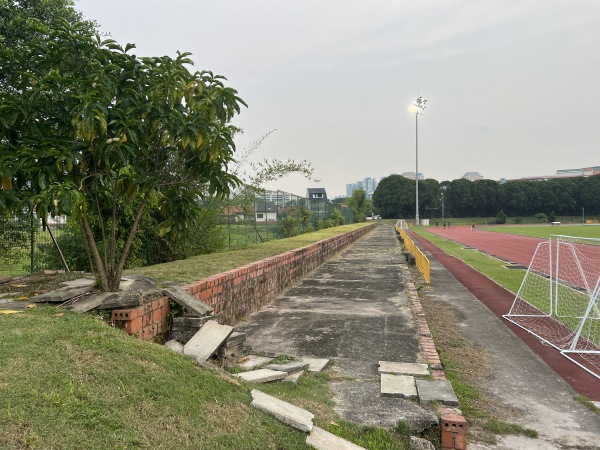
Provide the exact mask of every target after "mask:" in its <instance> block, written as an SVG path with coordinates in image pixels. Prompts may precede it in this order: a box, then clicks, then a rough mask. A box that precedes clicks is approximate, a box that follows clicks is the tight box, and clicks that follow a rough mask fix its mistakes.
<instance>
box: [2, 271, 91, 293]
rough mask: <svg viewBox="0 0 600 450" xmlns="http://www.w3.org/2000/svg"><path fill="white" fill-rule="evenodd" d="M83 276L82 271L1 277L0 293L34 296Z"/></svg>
mask: <svg viewBox="0 0 600 450" xmlns="http://www.w3.org/2000/svg"><path fill="white" fill-rule="evenodd" d="M80 277H81V272H77V273H75V272H70V273H60V272H55V273H44V272H37V273H34V274H31V275H25V276H21V277H8V278H6V279H5V278H3V277H2V278H0V295H1V294H8V295H5V296H4V297H8V298H10V297H17V296H18V297H27V298H30V297H33V296H34V295H38V294H44V293H46V292H50V291H52V290H54V289H58V288H59V287H62V285H61V284H60V283H62V282H64V281H69V280H74V279H76V278H80Z"/></svg>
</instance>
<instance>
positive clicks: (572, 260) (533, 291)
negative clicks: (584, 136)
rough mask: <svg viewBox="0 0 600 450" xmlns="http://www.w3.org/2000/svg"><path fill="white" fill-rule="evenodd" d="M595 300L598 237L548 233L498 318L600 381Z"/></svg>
mask: <svg viewBox="0 0 600 450" xmlns="http://www.w3.org/2000/svg"><path fill="white" fill-rule="evenodd" d="M599 298H600V239H592V238H583V237H575V236H562V235H552V236H550V238H549V239H548V240H547V241H544V242H541V243H540V244H538V246H537V248H536V250H535V253H534V255H533V258H532V259H531V263H530V264H529V267H528V269H527V272H526V274H525V277H524V279H523V282H522V283H521V287H520V288H519V292H518V293H517V295H516V297H515V299H514V301H513V304H512V306H511V308H510V311H509V312H508V314H505V315H504V316H503V317H504V318H505V319H507V320H509V321H511V322H513V323H514V324H516V325H518V326H519V327H521V328H523V329H524V330H526V331H528V332H529V333H531V334H533V335H535V336H536V337H538V338H539V339H541V340H543V341H544V342H546V343H548V344H550V345H552V346H553V347H555V348H556V349H558V350H559V351H560V352H561V354H562V355H563V356H565V357H566V358H568V359H570V360H571V361H573V362H574V363H575V364H577V365H579V366H580V367H582V368H583V369H585V370H586V371H588V372H589V373H591V374H592V375H594V376H595V377H597V378H600V300H599Z"/></svg>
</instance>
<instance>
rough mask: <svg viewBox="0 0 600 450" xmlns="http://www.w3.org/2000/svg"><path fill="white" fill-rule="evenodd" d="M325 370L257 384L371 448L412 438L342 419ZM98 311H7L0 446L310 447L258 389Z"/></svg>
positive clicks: (1, 336) (1, 323)
mask: <svg viewBox="0 0 600 450" xmlns="http://www.w3.org/2000/svg"><path fill="white" fill-rule="evenodd" d="M330 381H331V380H330V379H329V376H328V375H327V374H322V373H320V374H312V373H307V374H305V375H304V376H303V377H302V378H301V379H300V380H299V381H298V383H297V384H292V383H270V384H266V385H260V386H259V388H260V390H262V391H264V392H266V393H269V394H272V395H275V396H277V397H279V398H282V399H284V400H287V401H290V402H291V403H294V404H296V405H298V406H300V407H303V408H306V409H308V410H309V411H311V412H313V413H314V414H315V424H316V425H318V426H321V427H322V428H326V429H328V430H330V431H332V432H336V433H337V434H341V435H344V436H346V437H347V438H350V439H353V440H354V442H357V443H359V444H360V443H361V442H363V443H364V442H368V443H374V444H373V446H372V447H371V448H378V449H387V448H399V449H402V448H408V447H405V446H403V444H402V442H404V441H405V440H406V439H407V436H406V435H404V434H400V433H399V432H397V431H396V432H393V431H387V430H382V429H379V428H369V427H359V426H356V425H354V424H351V423H347V422H344V421H343V420H341V419H340V418H339V416H337V414H336V413H335V412H334V410H333V400H332V393H331V391H330V389H329V384H330ZM255 387H257V386H255V385H251V384H247V383H244V382H238V381H237V379H230V378H229V377H228V376H225V375H222V374H219V373H216V372H214V371H211V370H207V369H201V368H198V367H197V366H196V364H195V362H194V361H193V359H192V358H190V357H188V356H184V355H181V354H177V353H175V352H172V351H170V350H168V349H166V348H164V347H162V346H160V345H156V344H153V343H149V342H143V341H139V340H137V339H135V338H132V337H130V336H128V335H126V334H125V333H124V332H122V331H120V330H117V329H114V328H110V327H108V326H107V325H106V324H105V323H104V322H102V321H101V320H99V318H97V317H95V316H92V315H85V314H83V315H81V314H75V313H71V312H68V311H61V313H57V310H56V309H54V308H50V307H43V308H36V309H33V310H27V311H25V312H23V313H20V314H13V315H4V316H0V424H2V425H1V426H0V448H61V449H80V448H85V449H114V448H148V449H160V448H163V449H170V448H190V449H197V448H207V449H209V448H210V449H236V450H237V449H240V448H243V449H257V450H258V449H261V450H262V449H307V448H309V447H308V446H307V445H306V444H305V440H306V434H305V433H302V432H299V431H297V430H295V429H294V428H292V427H290V426H288V425H285V424H283V423H281V422H279V421H278V420H276V419H274V418H271V417H270V416H268V415H266V414H264V413H263V412H261V411H258V410H256V409H255V408H252V407H251V406H250V402H251V395H250V391H251V389H253V388H255Z"/></svg>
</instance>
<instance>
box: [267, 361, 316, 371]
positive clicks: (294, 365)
mask: <svg viewBox="0 0 600 450" xmlns="http://www.w3.org/2000/svg"><path fill="white" fill-rule="evenodd" d="M308 367H309V364H308V363H307V362H304V361H292V362H289V363H285V364H269V365H266V366H265V369H271V370H279V371H281V372H287V373H292V372H298V371H304V370H306V369H308Z"/></svg>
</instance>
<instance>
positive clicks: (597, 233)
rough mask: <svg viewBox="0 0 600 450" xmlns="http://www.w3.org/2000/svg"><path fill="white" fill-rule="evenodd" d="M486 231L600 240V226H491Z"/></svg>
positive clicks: (540, 236)
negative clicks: (557, 235)
mask: <svg viewBox="0 0 600 450" xmlns="http://www.w3.org/2000/svg"><path fill="white" fill-rule="evenodd" d="M485 230H486V231H495V232H499V233H507V234H518V235H521V236H532V237H538V238H549V237H550V235H552V234H560V235H563V236H577V237H585V238H595V239H600V225H585V226H582V225H559V226H552V225H519V226H510V225H503V226H490V227H487V228H485Z"/></svg>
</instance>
